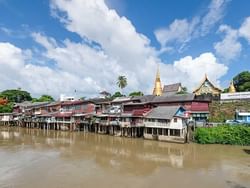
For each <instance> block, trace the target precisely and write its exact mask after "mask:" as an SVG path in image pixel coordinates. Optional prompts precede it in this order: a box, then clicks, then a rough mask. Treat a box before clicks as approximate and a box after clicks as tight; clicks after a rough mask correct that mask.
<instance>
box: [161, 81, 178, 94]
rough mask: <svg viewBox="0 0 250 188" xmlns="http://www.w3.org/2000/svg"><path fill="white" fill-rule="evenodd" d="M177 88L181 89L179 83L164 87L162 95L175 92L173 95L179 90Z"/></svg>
mask: <svg viewBox="0 0 250 188" xmlns="http://www.w3.org/2000/svg"><path fill="white" fill-rule="evenodd" d="M179 87H181V83H175V84H169V85H164V87H163V93H167V92H175V93H177V92H178V90H179Z"/></svg>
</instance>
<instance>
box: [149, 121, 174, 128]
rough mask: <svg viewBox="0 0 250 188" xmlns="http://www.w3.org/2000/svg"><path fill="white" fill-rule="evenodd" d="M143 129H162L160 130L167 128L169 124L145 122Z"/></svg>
mask: <svg viewBox="0 0 250 188" xmlns="http://www.w3.org/2000/svg"><path fill="white" fill-rule="evenodd" d="M144 124H145V127H162V128H169V127H170V123H162V122H148V121H146V122H145V123H144Z"/></svg>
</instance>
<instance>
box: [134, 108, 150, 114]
mask: <svg viewBox="0 0 250 188" xmlns="http://www.w3.org/2000/svg"><path fill="white" fill-rule="evenodd" d="M149 110H150V108H144V109H137V110H133V112H132V114H133V116H143V115H144V114H145V113H147V112H148V111H149Z"/></svg>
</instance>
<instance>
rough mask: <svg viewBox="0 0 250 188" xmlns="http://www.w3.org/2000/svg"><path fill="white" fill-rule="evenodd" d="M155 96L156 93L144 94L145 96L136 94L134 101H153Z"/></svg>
mask: <svg viewBox="0 0 250 188" xmlns="http://www.w3.org/2000/svg"><path fill="white" fill-rule="evenodd" d="M154 98H155V95H144V96H136V97H133V98H132V100H133V101H139V102H144V103H146V102H151V101H152V100H153V99H154Z"/></svg>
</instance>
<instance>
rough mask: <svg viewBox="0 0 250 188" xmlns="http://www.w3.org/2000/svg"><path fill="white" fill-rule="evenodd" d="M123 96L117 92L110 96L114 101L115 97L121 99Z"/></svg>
mask: <svg viewBox="0 0 250 188" xmlns="http://www.w3.org/2000/svg"><path fill="white" fill-rule="evenodd" d="M123 96H124V95H122V94H121V92H120V91H117V92H115V93H114V95H112V97H111V98H112V99H114V98H116V97H123Z"/></svg>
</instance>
